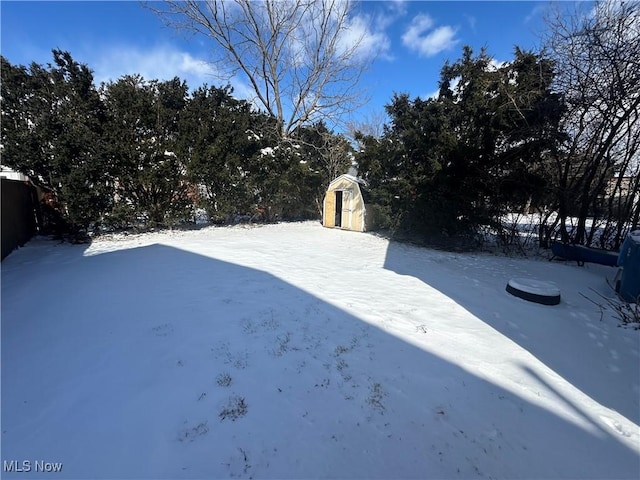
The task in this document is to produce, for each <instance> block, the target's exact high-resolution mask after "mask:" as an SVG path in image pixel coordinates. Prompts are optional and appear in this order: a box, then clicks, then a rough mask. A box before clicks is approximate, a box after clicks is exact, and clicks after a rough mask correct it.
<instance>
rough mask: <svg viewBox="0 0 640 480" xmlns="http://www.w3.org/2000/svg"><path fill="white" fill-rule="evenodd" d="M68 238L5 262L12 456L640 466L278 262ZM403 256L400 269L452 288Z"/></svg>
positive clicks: (421, 470) (278, 467)
mask: <svg viewBox="0 0 640 480" xmlns="http://www.w3.org/2000/svg"><path fill="white" fill-rule="evenodd" d="M392 245H393V244H392ZM58 248H59V251H56V249H53V250H51V251H48V252H47V255H46V256H44V257H43V258H41V259H39V261H38V262H37V263H31V264H26V263H23V264H21V263H20V261H21V260H20V259H21V258H22V257H21V256H19V255H16V256H14V258H9V259H8V261H7V262H5V263H6V267H5V264H3V271H2V367H3V370H2V429H3V431H2V447H3V449H2V454H3V460H12V459H17V460H23V459H43V460H47V461H58V462H63V463H64V471H63V475H62V476H64V477H65V478H70V477H75V478H81V477H90V478H99V477H102V478H123V477H126V478H141V477H146V478H200V477H205V476H206V477H232V476H237V477H251V476H253V477H279V478H301V477H305V478H308V477H342V478H355V477H358V478H427V477H436V478H443V477H447V478H454V477H459V478H469V477H470V476H474V477H477V476H488V477H495V476H499V477H504V478H517V477H528V478H534V477H535V478H560V477H564V478H567V477H575V478H603V477H620V476H628V475H629V474H630V475H633V474H635V473H637V468H638V457H637V455H636V454H635V453H634V452H633V451H631V450H630V449H628V448H627V447H626V446H624V445H623V444H621V443H619V442H617V441H615V440H614V439H613V438H612V437H611V436H610V435H609V434H607V433H606V432H604V431H598V432H588V431H585V430H584V429H583V428H580V427H578V426H576V425H574V424H573V423H571V422H569V421H567V420H565V419H563V418H561V417H559V416H557V415H555V414H554V413H552V412H550V411H547V410H546V409H543V408H541V407H539V406H537V405H534V404H532V403H529V402H527V401H525V400H523V399H522V398H520V397H518V396H516V395H514V394H513V393H511V392H509V391H506V390H504V389H502V388H500V387H498V386H496V385H494V384H492V383H490V382H487V381H485V380H483V379H480V378H478V377H476V376H474V375H471V374H469V373H468V372H466V371H465V370H463V369H461V368H460V367H458V366H456V365H455V364H452V363H450V362H448V361H445V360H443V359H442V358H439V357H437V356H434V355H433V354H430V353H428V352H426V351H424V350H421V349H419V348H416V347H414V346H412V345H410V344H408V343H406V342H403V341H401V340H399V339H398V338H396V337H394V336H392V335H390V334H387V333H385V332H384V331H383V330H381V329H379V328H376V327H375V326H372V325H369V324H367V323H366V322H363V321H362V320H360V319H358V318H356V317H354V316H352V315H350V314H348V313H346V312H345V311H342V310H340V309H338V308H336V307H334V306H332V305H330V304H328V303H326V302H323V301H321V300H319V299H318V298H316V297H314V296H312V295H310V294H309V293H307V292H305V291H302V290H300V289H298V288H296V287H294V286H292V285H290V284H288V283H286V282H284V281H282V280H280V279H278V278H276V277H274V276H272V275H270V274H268V273H265V272H262V271H257V270H254V269H250V268H246V267H241V266H238V265H234V264H231V263H226V262H223V261H218V260H215V259H212V258H208V257H205V256H201V255H198V254H194V253H190V252H187V251H183V250H180V249H177V248H173V247H169V246H163V245H151V246H147V247H140V248H133V249H129V250H121V251H115V252H111V253H104V254H100V255H95V256H88V257H85V256H83V255H82V248H81V247H79V246H68V245H62V246H59V247H58ZM52 252H53V253H52ZM396 253H398V252H394V248H393V247H390V252H389V256H388V258H387V261H388V266H387V268H399V269H400V270H402V271H403V273H407V274H413V275H416V276H417V277H418V278H421V279H422V280H423V281H425V282H428V283H429V284H430V285H434V286H436V287H438V281H437V279H434V278H430V276H429V274H428V273H424V272H422V271H419V270H420V269H419V268H418V267H416V269H415V270H414V269H412V268H411V267H410V265H411V264H410V263H408V264H407V263H402V264H401V265H399V264H396V263H395V254H396ZM407 270H408V271H407ZM18 274H19V276H18ZM443 288H444V287H443ZM444 290H448V291H445V293H447V295H450V296H451V298H454V299H456V301H459V302H460V303H461V304H462V305H464V304H465V298H464V295H463V294H459V293H457V292H456V291H451V289H446V288H445V289H444ZM26 299H31V300H30V301H26ZM470 310H471V311H473V312H474V314H476V315H478V316H479V318H482V319H484V320H485V321H487V320H486V315H484V314H483V311H478V309H474V308H473V307H471V308H470ZM474 310H475V311H474ZM529 347H531V346H529ZM552 363H553V362H552ZM531 374H532V375H535V372H531ZM225 375H226V376H228V377H229V378H230V381H229V382H228V383H229V384H228V385H226V383H227V382H225V381H221V379H224V378H226V377H225ZM239 399H242V400H243V402H244V404H245V406H246V411H245V412H242V411H241V410H242V409H237V410H235V414H237V415H236V416H235V418H227V417H224V416H223V415H222V413H223V412H225V411H226V412H227V413H229V412H231V413H230V415H231V417H233V415H234V414H233V412H234V408H235V407H237V406H238V400H239ZM234 406H235V407H234ZM576 408H577V407H576ZM502 432H520V434H519V435H518V436H517V437H513V438H503V436H502V435H503V433H502ZM505 434H506V433H505ZM567 451H571V452H576V451H578V452H580V454H579V455H574V454H568V453H567ZM576 458H579V459H580V461H579V462H577V461H576ZM5 475H6V474H5ZM17 477H18V475H16V478H17ZM6 478H11V475H6ZM47 478H55V475H54V474H51V476H50V477H49V476H48V477H47Z"/></svg>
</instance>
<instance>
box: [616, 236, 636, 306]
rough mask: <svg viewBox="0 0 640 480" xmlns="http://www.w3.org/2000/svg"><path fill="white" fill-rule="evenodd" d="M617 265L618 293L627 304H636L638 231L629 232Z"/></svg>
mask: <svg viewBox="0 0 640 480" xmlns="http://www.w3.org/2000/svg"><path fill="white" fill-rule="evenodd" d="M618 265H619V266H620V267H622V275H621V276H620V284H619V286H618V293H619V294H620V296H621V297H622V298H623V299H624V300H625V301H627V302H629V303H636V302H637V300H638V296H640V230H636V231H633V232H631V233H630V234H629V235H628V236H627V238H625V240H624V243H623V244H622V248H621V249H620V254H619V255H618Z"/></svg>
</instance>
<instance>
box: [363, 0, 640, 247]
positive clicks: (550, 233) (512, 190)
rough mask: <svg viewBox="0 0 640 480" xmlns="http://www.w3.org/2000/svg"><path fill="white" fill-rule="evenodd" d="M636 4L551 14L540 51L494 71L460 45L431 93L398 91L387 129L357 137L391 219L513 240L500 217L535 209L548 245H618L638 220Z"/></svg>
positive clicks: (400, 224) (449, 233)
mask: <svg viewBox="0 0 640 480" xmlns="http://www.w3.org/2000/svg"><path fill="white" fill-rule="evenodd" d="M639 9H640V7H639V5H638V4H637V3H617V2H603V3H599V4H597V5H596V8H595V9H594V11H593V12H592V14H590V15H586V14H584V13H583V12H578V13H576V14H575V15H573V16H567V15H566V14H563V13H557V12H556V13H555V14H554V13H553V12H552V13H551V14H550V15H549V16H548V18H547V22H548V26H549V30H548V31H547V33H546V35H547V38H546V41H545V48H544V49H542V50H541V52H539V53H534V52H527V51H522V50H521V49H519V48H517V47H516V48H515V51H514V56H513V59H511V60H510V61H509V62H506V63H503V64H501V65H500V64H497V63H496V62H495V61H494V59H493V58H491V56H490V55H489V54H488V53H487V51H486V50H484V49H483V50H481V51H480V52H478V53H477V54H475V53H474V52H473V51H472V49H471V48H469V47H465V48H464V49H463V53H462V56H461V57H460V58H459V59H458V60H456V61H455V62H453V63H448V62H447V63H446V64H445V65H444V66H443V68H442V70H441V74H440V81H439V92H438V94H437V95H436V97H435V98H431V99H426V100H424V99H421V98H415V99H410V98H409V96H408V95H406V94H395V95H394V96H393V99H392V100H391V102H390V103H389V104H388V105H387V106H386V112H387V115H388V117H389V122H388V123H387V124H385V125H384V128H383V131H382V133H381V134H379V135H364V134H360V135H359V136H358V137H357V140H358V141H359V143H360V149H359V152H358V154H357V157H356V160H357V163H358V166H359V169H360V172H361V174H362V176H363V177H364V178H365V179H366V180H367V181H368V183H369V185H370V187H371V197H372V201H373V202H374V203H375V204H377V206H378V207H377V208H378V210H379V211H381V212H382V214H383V217H384V219H385V223H386V225H387V226H389V227H391V228H398V229H403V230H408V231H412V232H419V233H421V234H424V235H427V236H429V237H430V238H432V239H437V238H442V240H443V241H444V242H451V241H452V239H456V238H457V239H458V240H459V241H461V242H466V243H469V242H471V244H472V245H473V244H476V245H477V244H478V243H479V242H481V241H482V239H484V238H486V233H487V232H490V233H492V234H494V235H497V237H498V240H499V241H500V242H501V243H502V244H516V245H520V244H521V237H520V231H519V229H518V228H516V226H515V224H514V223H513V222H512V221H511V220H510V218H513V216H512V215H511V216H510V215H509V214H513V213H514V212H515V213H525V212H526V213H534V212H535V213H538V214H539V215H538V218H539V221H538V222H537V225H536V228H537V230H538V238H539V241H540V243H541V244H542V245H543V246H545V245H547V246H548V244H549V241H550V240H552V239H556V238H557V239H560V240H562V241H564V242H571V243H578V244H585V245H594V246H599V247H603V248H613V249H618V248H619V247H620V244H621V243H622V242H623V241H624V238H625V236H626V234H627V233H628V232H629V231H630V230H633V229H637V228H638V227H639V219H640V201H639V200H640V185H639V182H640V155H639V149H638V146H639V141H640V126H639V119H640V68H639V67H640V65H639V64H638V58H640V14H639Z"/></svg>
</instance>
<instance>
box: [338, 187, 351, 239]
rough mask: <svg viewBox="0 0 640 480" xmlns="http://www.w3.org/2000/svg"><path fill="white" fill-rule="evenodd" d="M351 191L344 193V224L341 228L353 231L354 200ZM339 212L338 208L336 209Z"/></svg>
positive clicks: (342, 223)
mask: <svg viewBox="0 0 640 480" xmlns="http://www.w3.org/2000/svg"><path fill="white" fill-rule="evenodd" d="M351 194H352V192H351V190H344V191H343V192H342V212H341V213H342V215H341V216H342V219H341V220H342V222H341V225H340V226H341V227H342V228H346V229H351V211H352V208H351V207H352V205H351V198H352V195H351ZM336 210H337V208H336Z"/></svg>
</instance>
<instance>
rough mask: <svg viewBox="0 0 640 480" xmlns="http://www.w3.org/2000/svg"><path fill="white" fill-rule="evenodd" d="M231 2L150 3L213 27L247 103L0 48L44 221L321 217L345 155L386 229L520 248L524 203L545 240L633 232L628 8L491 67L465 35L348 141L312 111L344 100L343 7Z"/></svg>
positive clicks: (634, 125)
mask: <svg viewBox="0 0 640 480" xmlns="http://www.w3.org/2000/svg"><path fill="white" fill-rule="evenodd" d="M236 3H237V5H236V7H238V8H236V7H234V8H226V5H227V4H225V3H224V2H217V1H216V2H209V3H207V4H206V5H204V4H200V3H198V2H167V3H165V5H166V9H168V10H165V11H159V12H158V13H159V14H161V15H165V16H167V15H168V17H167V18H171V19H179V21H177V23H178V24H179V25H180V26H181V28H187V29H188V30H191V31H194V32H196V33H199V34H202V33H204V34H206V35H209V36H212V38H213V40H214V43H215V44H216V45H217V48H219V49H220V50H219V51H220V52H221V57H220V59H219V60H220V61H223V60H224V62H223V64H224V65H226V67H227V68H228V69H229V70H230V71H232V70H234V68H235V69H236V70H237V69H239V71H244V72H246V75H247V77H248V79H249V80H250V83H251V85H253V86H254V87H255V94H256V96H255V98H256V99H257V100H256V103H255V105H257V106H260V107H261V108H262V110H260V109H257V108H256V106H255V105H252V104H250V103H249V102H247V101H244V100H238V99H236V98H234V97H233V91H232V89H231V88H230V87H229V86H226V87H212V86H206V85H205V86H201V87H199V88H197V89H195V90H193V91H190V90H189V88H188V86H187V84H186V83H185V82H184V81H182V80H180V79H179V78H174V79H173V80H170V81H159V80H147V79H144V78H142V77H140V76H139V75H129V76H124V77H122V78H120V79H118V80H117V81H111V82H108V83H106V84H103V85H101V86H100V87H96V86H95V85H94V81H93V76H92V72H91V70H90V69H89V67H88V66H86V65H83V64H80V63H78V62H76V61H75V60H74V59H73V58H72V56H71V54H70V53H68V52H63V51H58V50H54V51H53V63H52V64H49V65H46V66H42V65H37V64H32V65H30V66H28V67H25V66H19V65H12V64H11V63H10V62H9V61H8V60H6V59H5V58H2V68H1V74H2V85H1V89H2V90H1V95H2V161H3V164H6V165H8V166H11V167H13V168H15V169H17V170H19V171H21V172H23V173H25V174H28V175H29V176H30V177H31V178H32V179H33V181H34V182H36V183H37V184H38V185H40V186H41V187H44V188H45V189H46V190H47V191H48V192H51V195H50V197H49V201H48V203H47V205H45V207H46V211H47V212H48V214H49V216H50V218H51V219H52V221H53V222H54V223H57V225H58V226H59V227H60V229H62V230H66V231H68V232H71V233H72V235H75V236H77V237H82V236H84V235H86V234H87V232H89V231H94V232H98V231H101V230H104V229H126V228H148V227H157V226H171V225H177V224H181V223H186V222H192V221H193V220H194V217H195V215H196V212H197V211H198V209H200V211H202V210H203V211H205V212H206V213H207V216H208V218H209V220H210V221H212V222H227V221H230V220H232V219H233V218H237V217H238V216H240V217H243V218H250V219H260V220H262V221H272V220H274V219H308V218H318V217H319V216H320V214H321V208H322V198H323V195H324V191H325V189H326V187H327V185H328V184H329V182H330V181H331V180H332V179H334V178H335V177H336V176H338V175H339V174H341V173H345V172H346V171H347V169H348V168H349V167H350V166H351V165H352V163H354V164H355V165H356V166H357V169H358V173H359V175H360V176H361V177H362V178H363V179H364V180H365V181H366V183H367V187H368V188H367V190H368V200H369V206H368V208H372V209H374V210H376V214H377V215H376V216H377V217H378V219H379V220H380V221H381V226H382V227H383V228H391V229H394V230H398V229H399V230H404V231H408V232H412V233H414V234H419V235H423V236H428V237H429V238H431V239H441V240H442V241H443V242H444V243H449V244H450V243H451V242H452V241H456V240H460V241H463V242H467V243H468V242H472V243H474V244H476V245H477V244H478V242H480V241H481V240H482V239H483V238H485V237H486V233H487V232H490V233H491V234H492V235H495V236H496V237H497V238H498V240H499V241H500V242H501V243H502V244H515V245H519V244H520V239H521V237H520V235H519V229H518V228H516V227H515V225H514V223H513V222H512V221H510V220H509V218H510V215H512V214H514V213H523V212H527V213H532V212H534V213H538V215H537V218H539V220H538V221H537V224H536V225H535V228H536V229H537V232H538V236H537V237H538V238H539V241H540V243H541V244H542V245H548V244H549V241H550V240H552V239H556V238H558V239H560V240H562V241H564V242H573V243H580V244H586V245H595V246H600V247H608V248H614V249H615V248H618V247H619V246H620V244H621V243H622V241H623V240H624V238H625V236H626V234H627V232H628V231H629V230H630V229H636V228H638V224H639V222H640V202H639V197H640V175H639V174H640V155H639V149H638V146H639V145H640V143H639V142H640V128H639V119H640V65H639V64H638V58H640V13H639V11H640V6H639V5H638V4H637V3H635V2H629V3H619V2H613V1H612V2H601V3H597V4H596V6H595V7H594V9H593V11H591V12H589V13H588V14H585V12H580V11H576V13H575V14H573V15H567V14H566V12H564V11H562V12H561V11H558V12H556V13H555V14H554V12H553V11H550V13H549V14H548V17H547V25H548V28H547V31H546V32H545V35H546V38H545V41H544V48H542V49H541V50H540V51H539V52H534V51H524V50H522V49H520V48H518V47H515V48H514V53H513V58H512V59H510V60H509V61H508V62H504V63H497V62H496V61H495V60H494V59H493V58H492V57H491V56H490V55H489V53H488V51H487V50H486V49H482V50H481V51H479V52H474V51H473V50H472V49H471V48H470V47H464V48H463V50H462V54H461V56H460V58H458V59H457V60H455V61H453V62H446V63H445V64H444V65H443V67H442V69H441V72H440V80H439V91H438V93H437V95H435V96H434V98H428V99H423V98H414V99H411V98H410V97H409V96H408V95H407V94H403V93H396V94H394V95H393V97H392V99H391V101H390V102H389V104H388V105H387V106H386V118H387V119H388V120H387V121H386V123H384V124H382V123H383V120H382V118H381V117H380V116H379V115H374V116H373V117H372V118H370V119H369V122H367V121H365V122H364V123H360V124H357V125H353V126H352V128H351V131H350V134H349V135H346V134H341V133H335V132H334V131H332V130H331V129H330V128H329V127H328V126H327V124H326V123H325V121H327V120H331V121H334V120H340V117H341V115H343V114H344V113H345V111H343V110H344V108H346V107H347V106H349V105H353V104H354V103H355V100H356V99H355V97H354V89H356V90H357V86H358V84H357V80H358V79H359V78H360V74H361V73H362V71H363V70H364V68H365V67H366V64H365V63H366V62H365V60H366V61H370V60H371V59H364V60H363V57H362V55H361V54H360V53H359V52H358V49H357V48H355V47H356V46H358V45H360V44H361V43H362V42H363V38H362V37H360V38H358V39H355V41H354V43H353V45H352V46H353V48H348V45H349V44H346V43H345V41H344V40H345V38H346V37H345V35H346V33H345V32H347V33H348V25H349V15H350V12H351V10H350V8H351V7H350V5H349V2H343V3H340V2H338V3H336V2H335V1H333V0H323V1H322V2H320V3H317V2H311V1H310V0H300V1H298V2H294V4H292V5H295V6H296V8H295V9H294V10H291V11H289V10H287V9H284V8H282V5H281V3H279V2H276V1H274V0H266V1H265V2H262V3H256V4H254V3H251V2H248V0H237V2H236ZM240 7H242V8H240ZM336 9H338V10H336ZM338 13H339V14H338ZM180 19H181V20H180ZM172 21H173V20H172ZM323 28H324V29H325V30H323ZM305 32H306V34H305ZM238 36H240V37H242V38H245V37H246V38H247V39H251V41H248V40H247V42H246V43H242V42H240V43H238V42H236V41H235V39H237V37H238ZM303 40H304V41H303ZM345 45H346V46H345ZM254 47H255V48H254ZM238 48H248V49H249V50H246V51H245V50H242V51H239V50H238ZM273 55H276V57H273ZM234 62H236V63H237V62H240V63H237V64H236V63H234ZM363 62H365V63H363ZM260 65H263V66H264V68H258V66H260ZM306 77H308V78H306ZM319 78H323V79H324V81H323V82H320V83H318V82H319V80H318V79H319ZM338 86H342V89H341V88H338ZM349 108H352V107H349Z"/></svg>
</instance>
